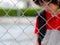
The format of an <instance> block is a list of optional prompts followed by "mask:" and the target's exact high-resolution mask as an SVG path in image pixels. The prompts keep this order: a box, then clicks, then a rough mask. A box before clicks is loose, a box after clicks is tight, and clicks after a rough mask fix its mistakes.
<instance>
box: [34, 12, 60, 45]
mask: <svg viewBox="0 0 60 45" xmlns="http://www.w3.org/2000/svg"><path fill="white" fill-rule="evenodd" d="M37 18H38V16H36V27H38V20H37ZM36 27H35V31H34V32H35V34H37V33H38V29H37V28H36ZM46 29H47V33H46V35H45V36H44V39H43V41H42V44H43V45H60V40H58V39H60V35H59V34H60V14H58V15H52V14H51V13H50V12H48V11H46ZM53 36H54V37H53ZM52 37H53V38H52ZM57 37H58V38H57ZM56 41H57V42H59V43H56ZM47 42H48V43H47Z"/></svg>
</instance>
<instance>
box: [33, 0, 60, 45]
mask: <svg viewBox="0 0 60 45" xmlns="http://www.w3.org/2000/svg"><path fill="white" fill-rule="evenodd" d="M33 1H34V3H36V4H37V5H39V6H43V7H44V6H46V5H47V6H48V7H46V8H45V9H44V11H42V12H40V14H38V16H36V28H35V34H37V37H38V39H37V43H36V45H60V35H59V34H60V12H57V10H58V9H60V1H59V0H33ZM42 15H43V16H42ZM45 24H46V25H45Z"/></svg>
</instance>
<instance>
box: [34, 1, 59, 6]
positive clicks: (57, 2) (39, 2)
mask: <svg viewBox="0 0 60 45" xmlns="http://www.w3.org/2000/svg"><path fill="white" fill-rule="evenodd" d="M33 1H34V3H35V4H37V5H41V4H43V3H44V2H43V0H33ZM44 1H45V2H49V1H50V3H53V4H55V5H59V7H60V1H59V0H44Z"/></svg>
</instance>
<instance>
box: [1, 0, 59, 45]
mask: <svg viewBox="0 0 60 45" xmlns="http://www.w3.org/2000/svg"><path fill="white" fill-rule="evenodd" d="M43 1H44V0H43ZM50 2H51V1H49V2H48V3H50ZM48 3H47V4H46V6H45V8H43V9H46V8H48V9H50V10H52V9H51V8H50V7H49V6H48ZM34 7H36V8H39V7H38V6H36V5H35V4H34V3H33V1H32V0H31V2H30V0H0V9H1V10H0V15H1V17H0V45H35V40H36V37H35V35H34V28H35V22H36V21H35V17H34V16H33V17H31V16H25V12H27V10H29V9H30V8H32V9H33V8H34ZM6 8H7V9H6ZM36 8H34V10H35V11H36V12H38V11H37V10H36ZM21 9H25V10H24V11H22V10H21ZM43 9H41V10H40V11H42V10H43ZM12 10H13V11H12ZM58 11H60V10H58ZM58 11H56V12H54V11H53V10H52V12H53V13H54V15H55V16H56V13H57V12H58ZM54 15H52V16H53V17H54ZM53 17H51V18H50V19H52V18H53ZM56 17H57V16H56ZM42 18H43V17H42ZM57 18H59V17H57ZM43 19H44V18H43ZM50 19H49V20H50ZM59 19H60V18H59ZM44 20H45V19H44ZM49 20H48V21H49ZM48 21H47V22H48ZM46 24H47V23H46ZM46 24H45V25H46ZM49 26H50V25H49ZM42 27H43V26H42ZM50 27H51V26H50ZM51 28H52V27H51Z"/></svg>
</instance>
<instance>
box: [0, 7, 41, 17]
mask: <svg viewBox="0 0 60 45" xmlns="http://www.w3.org/2000/svg"><path fill="white" fill-rule="evenodd" d="M39 10H41V9H40V8H37V9H30V8H29V9H2V8H0V17H1V16H6V15H9V16H12V17H14V16H18V14H17V11H19V13H20V15H19V16H23V15H24V16H36V14H37V11H39Z"/></svg>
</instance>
